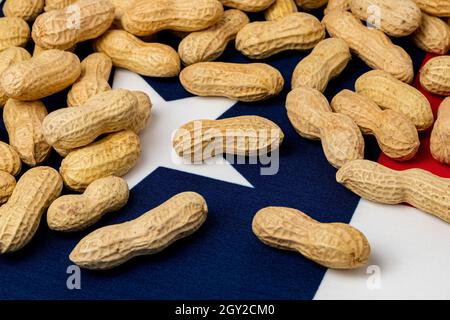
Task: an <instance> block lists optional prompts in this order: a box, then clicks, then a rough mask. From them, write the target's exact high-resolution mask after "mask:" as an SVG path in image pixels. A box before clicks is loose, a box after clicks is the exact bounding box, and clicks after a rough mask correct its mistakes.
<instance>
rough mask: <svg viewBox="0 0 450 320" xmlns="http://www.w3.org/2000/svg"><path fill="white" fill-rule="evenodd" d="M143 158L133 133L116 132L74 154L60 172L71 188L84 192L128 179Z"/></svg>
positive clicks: (69, 156) (65, 161)
mask: <svg viewBox="0 0 450 320" xmlns="http://www.w3.org/2000/svg"><path fill="white" fill-rule="evenodd" d="M140 155H141V143H140V140H139V137H138V136H137V135H136V134H135V133H134V132H133V131H130V130H126V131H121V132H116V133H113V134H110V135H108V136H106V137H105V138H103V139H101V140H99V141H97V142H95V143H92V144H91V145H89V146H87V147H84V148H80V149H76V150H74V151H72V152H70V153H69V154H68V156H67V157H66V158H64V160H63V161H62V162H61V167H60V169H59V172H60V173H61V176H62V178H63V180H64V183H65V185H66V186H67V187H68V188H70V189H72V190H75V191H83V190H85V189H86V188H87V187H88V186H89V184H91V183H92V182H94V181H95V180H97V179H100V178H104V177H108V176H111V175H113V176H118V177H121V176H123V175H125V174H126V173H128V172H129V171H130V170H131V169H132V168H133V167H134V166H135V165H136V164H137V162H138V160H139V158H140Z"/></svg>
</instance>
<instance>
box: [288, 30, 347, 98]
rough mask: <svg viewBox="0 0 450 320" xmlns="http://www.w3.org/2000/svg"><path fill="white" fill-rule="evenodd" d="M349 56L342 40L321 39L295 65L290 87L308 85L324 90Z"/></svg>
mask: <svg viewBox="0 0 450 320" xmlns="http://www.w3.org/2000/svg"><path fill="white" fill-rule="evenodd" d="M351 58H352V56H351V54H350V49H349V47H348V45H347V43H346V42H345V41H344V40H342V39H337V38H329V39H325V40H322V41H321V42H319V43H318V44H317V46H316V47H315V48H314V50H313V51H312V52H311V54H310V55H308V56H307V57H305V58H303V59H302V60H301V61H300V62H299V63H298V65H297V66H296V67H295V70H294V73H293V75H292V88H297V87H310V88H313V89H316V90H319V91H320V92H324V91H325V89H326V87H327V85H328V82H329V81H330V80H331V79H334V78H336V77H337V76H338V75H340V74H341V72H342V71H344V69H345V67H346V66H347V64H348V62H349V61H350V59H351Z"/></svg>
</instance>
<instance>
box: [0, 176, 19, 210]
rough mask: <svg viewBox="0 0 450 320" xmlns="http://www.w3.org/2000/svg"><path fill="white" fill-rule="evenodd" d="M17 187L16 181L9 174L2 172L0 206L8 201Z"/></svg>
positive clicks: (0, 177) (0, 178)
mask: <svg viewBox="0 0 450 320" xmlns="http://www.w3.org/2000/svg"><path fill="white" fill-rule="evenodd" d="M15 187H16V179H15V178H14V177H13V176H12V175H10V174H9V173H8V172H5V171H1V170H0V206H1V205H2V204H4V203H5V202H7V201H8V199H9V197H10V196H11V194H12V193H13V191H14V188H15Z"/></svg>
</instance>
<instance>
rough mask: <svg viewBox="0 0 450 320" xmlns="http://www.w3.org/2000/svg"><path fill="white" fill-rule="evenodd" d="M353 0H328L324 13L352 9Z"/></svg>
mask: <svg viewBox="0 0 450 320" xmlns="http://www.w3.org/2000/svg"><path fill="white" fill-rule="evenodd" d="M350 1H351V0H328V4H327V7H326V8H325V10H324V14H329V13H330V12H331V11H333V10H336V11H348V10H350Z"/></svg>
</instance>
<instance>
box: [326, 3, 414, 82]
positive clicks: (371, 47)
mask: <svg viewBox="0 0 450 320" xmlns="http://www.w3.org/2000/svg"><path fill="white" fill-rule="evenodd" d="M323 23H324V24H325V26H326V28H327V31H328V33H329V34H330V35H331V36H332V37H334V38H341V39H343V40H344V41H345V42H347V44H348V46H349V47H350V49H351V51H352V52H353V53H354V54H356V55H357V56H358V57H360V58H361V59H362V60H363V61H364V62H365V63H366V64H367V65H368V66H369V67H371V68H373V69H381V70H384V71H386V72H388V73H390V74H392V75H393V76H394V77H395V78H397V79H399V80H401V81H403V82H407V83H410V82H412V80H413V78H414V70H413V65H412V60H411V57H410V56H409V55H408V54H407V53H406V51H405V50H404V49H402V48H401V47H399V46H396V45H394V44H393V43H392V41H391V40H390V39H389V38H388V37H387V36H386V35H385V34H384V33H383V32H382V31H380V30H375V29H368V28H366V27H365V26H364V25H363V24H362V23H361V21H360V20H359V19H358V18H356V17H355V16H354V15H353V14H351V13H350V12H342V11H338V10H334V11H331V12H330V13H328V14H327V15H326V16H325V17H324V19H323Z"/></svg>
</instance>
